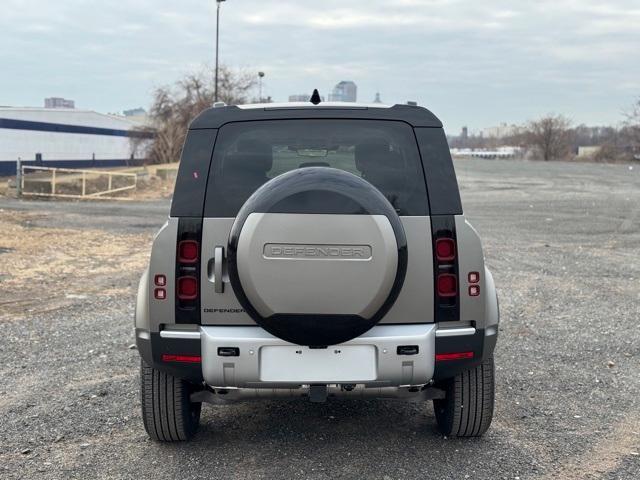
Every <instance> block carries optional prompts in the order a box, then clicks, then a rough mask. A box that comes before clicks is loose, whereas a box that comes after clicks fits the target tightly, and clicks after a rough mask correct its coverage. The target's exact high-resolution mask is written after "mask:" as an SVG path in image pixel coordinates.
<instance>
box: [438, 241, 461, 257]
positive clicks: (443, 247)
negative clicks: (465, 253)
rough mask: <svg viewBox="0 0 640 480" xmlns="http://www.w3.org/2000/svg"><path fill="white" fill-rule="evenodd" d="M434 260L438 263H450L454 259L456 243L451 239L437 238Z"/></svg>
mask: <svg viewBox="0 0 640 480" xmlns="http://www.w3.org/2000/svg"><path fill="white" fill-rule="evenodd" d="M436 258H437V259H438V260H439V261H441V262H442V261H444V262H447V261H451V260H453V259H454V258H456V243H455V242H454V241H453V239H452V238H439V239H437V240H436Z"/></svg>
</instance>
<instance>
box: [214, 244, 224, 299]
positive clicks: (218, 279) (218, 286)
mask: <svg viewBox="0 0 640 480" xmlns="http://www.w3.org/2000/svg"><path fill="white" fill-rule="evenodd" d="M223 258H224V247H216V248H215V249H214V250H213V278H214V283H213V290H214V291H215V292H216V293H223V292H224V282H223V280H222V262H223Z"/></svg>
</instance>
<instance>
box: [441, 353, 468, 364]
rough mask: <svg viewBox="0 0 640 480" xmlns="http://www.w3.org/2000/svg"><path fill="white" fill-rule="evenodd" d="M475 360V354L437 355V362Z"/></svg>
mask: <svg viewBox="0 0 640 480" xmlns="http://www.w3.org/2000/svg"><path fill="white" fill-rule="evenodd" d="M468 358H473V352H456V353H436V362H444V361H447V360H465V359H468Z"/></svg>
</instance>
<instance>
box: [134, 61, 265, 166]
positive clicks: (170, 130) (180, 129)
mask: <svg viewBox="0 0 640 480" xmlns="http://www.w3.org/2000/svg"><path fill="white" fill-rule="evenodd" d="M255 84H256V79H255V76H253V75H252V74H248V73H246V72H238V71H234V70H231V69H230V68H228V67H225V66H221V67H220V69H219V77H218V98H219V100H220V101H222V102H224V103H226V104H227V105H238V104H243V103H247V101H249V94H250V92H251V90H252V89H253V87H254V86H255ZM213 100H214V76H213V74H212V72H211V71H210V70H208V69H206V70H202V71H200V72H196V73H191V74H188V75H185V77H184V78H183V79H181V80H179V81H178V82H176V83H175V84H173V85H171V86H165V87H160V88H157V89H156V90H155V91H154V92H153V101H152V105H151V108H150V110H149V119H150V123H151V127H152V129H153V131H154V134H155V135H154V138H153V139H152V140H151V143H150V144H149V145H148V147H147V158H148V159H149V160H150V161H151V162H152V163H170V162H176V161H178V160H179V158H180V152H181V149H182V145H183V143H184V138H185V136H186V134H187V129H188V128H189V124H190V123H191V121H192V120H193V119H194V118H195V117H196V116H197V115H198V114H199V113H200V112H202V111H203V110H205V109H206V108H209V107H211V106H212V105H213ZM147 130H148V129H147ZM143 142H145V140H144V139H143V138H141V137H139V136H138V137H132V139H131V143H132V150H133V151H134V152H135V151H140V149H141V144H142V143H143ZM146 142H148V140H146Z"/></svg>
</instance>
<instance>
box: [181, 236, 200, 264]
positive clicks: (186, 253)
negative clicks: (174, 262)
mask: <svg viewBox="0 0 640 480" xmlns="http://www.w3.org/2000/svg"><path fill="white" fill-rule="evenodd" d="M197 260H198V242H196V241H195V240H183V241H181V242H180V243H179V244H178V261H179V262H180V263H194V262H195V261H197Z"/></svg>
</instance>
